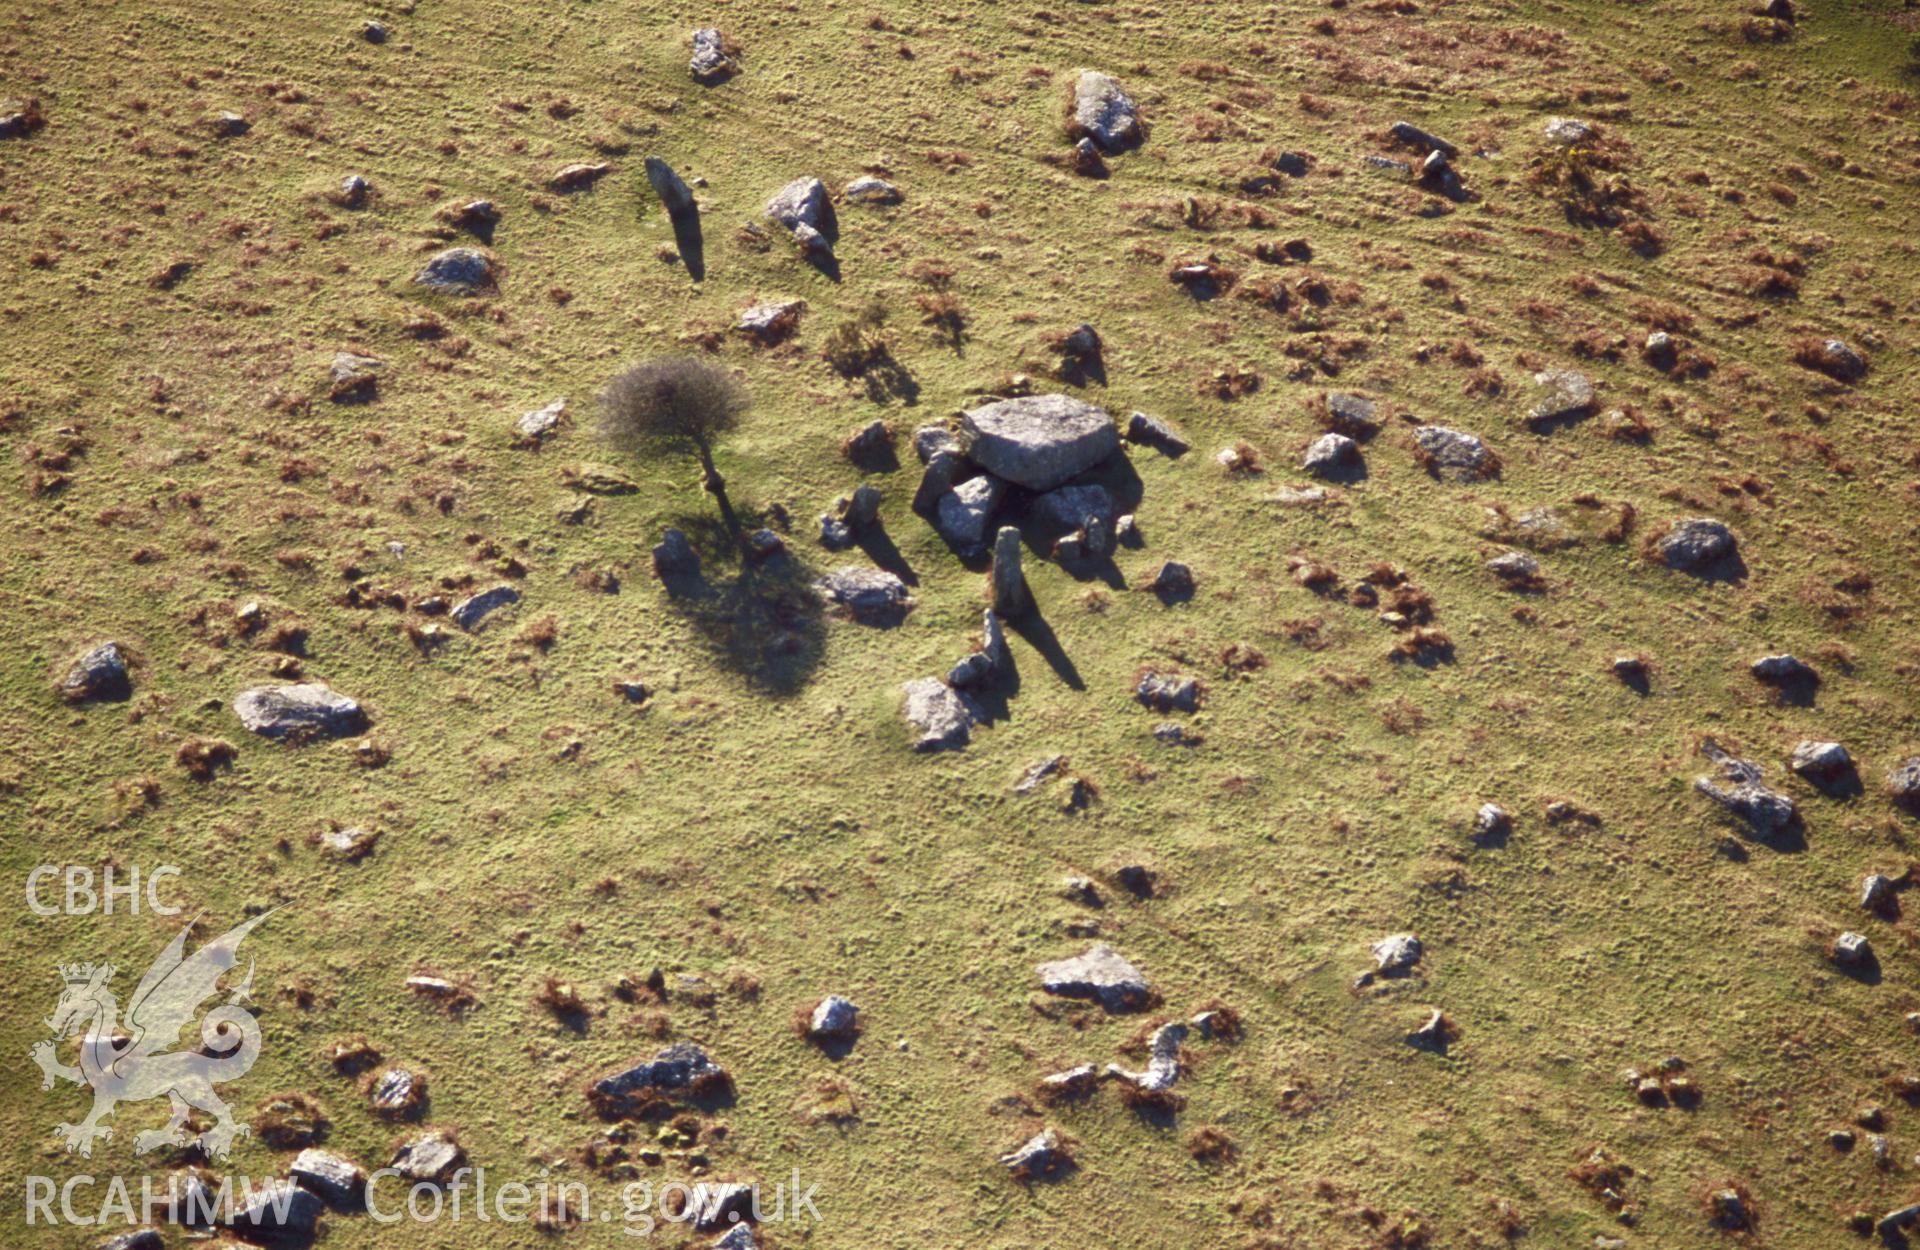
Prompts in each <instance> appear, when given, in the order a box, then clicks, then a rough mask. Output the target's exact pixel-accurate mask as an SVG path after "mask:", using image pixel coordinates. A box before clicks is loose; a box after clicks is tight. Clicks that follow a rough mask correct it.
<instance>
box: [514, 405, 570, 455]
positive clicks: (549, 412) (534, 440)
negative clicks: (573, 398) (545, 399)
mask: <svg viewBox="0 0 1920 1250" xmlns="http://www.w3.org/2000/svg"><path fill="white" fill-rule="evenodd" d="M566 415H567V397H566V396H564V395H562V396H561V397H560V398H559V399H556V400H554V401H553V402H552V403H550V404H548V405H547V406H546V407H544V408H535V409H534V410H533V411H532V412H529V413H524V414H522V415H521V417H520V419H519V420H517V421H515V422H514V423H513V432H514V434H515V435H516V436H518V438H519V440H520V443H521V445H522V446H526V447H533V446H537V445H539V444H540V443H542V442H545V441H546V440H547V439H549V438H551V437H552V436H553V435H554V434H556V433H558V432H559V430H560V422H561V420H562V419H563V418H564V417H565V416H566Z"/></svg>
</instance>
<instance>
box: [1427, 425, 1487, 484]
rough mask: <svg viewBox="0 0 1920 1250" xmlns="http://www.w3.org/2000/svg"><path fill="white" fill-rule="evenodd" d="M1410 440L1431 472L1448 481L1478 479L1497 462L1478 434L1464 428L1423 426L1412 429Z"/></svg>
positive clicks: (1484, 475)
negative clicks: (1452, 428) (1469, 432)
mask: <svg viewBox="0 0 1920 1250" xmlns="http://www.w3.org/2000/svg"><path fill="white" fill-rule="evenodd" d="M1413 442H1414V445H1415V446H1416V447H1418V448H1419V449H1420V454H1421V456H1422V457H1423V458H1424V459H1425V460H1426V462H1427V467H1428V468H1429V469H1431V470H1432V471H1433V474H1434V475H1435V476H1436V477H1442V478H1446V479H1448V480H1450V481H1456V482H1473V481H1478V480H1479V479H1481V478H1483V477H1486V476H1488V475H1489V474H1490V473H1491V472H1492V471H1493V470H1494V469H1495V468H1496V467H1498V465H1499V461H1498V460H1497V459H1496V458H1495V457H1494V454H1493V452H1492V451H1490V450H1489V449H1488V447H1487V445H1486V443H1484V442H1482V441H1481V439H1480V437H1479V436H1478V435H1476V434H1468V433H1466V432H1465V431H1463V430H1450V429H1448V428H1447V427H1446V426H1444V425H1423V426H1421V427H1420V428H1419V429H1417V430H1415V431H1414V432H1413Z"/></svg>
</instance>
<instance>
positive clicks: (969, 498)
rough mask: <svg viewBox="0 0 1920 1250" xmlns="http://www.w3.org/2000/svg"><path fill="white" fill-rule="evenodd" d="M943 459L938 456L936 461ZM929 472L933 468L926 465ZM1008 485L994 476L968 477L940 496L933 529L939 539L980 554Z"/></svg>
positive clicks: (963, 549) (935, 508) (985, 474)
mask: <svg viewBox="0 0 1920 1250" xmlns="http://www.w3.org/2000/svg"><path fill="white" fill-rule="evenodd" d="M941 459H942V457H940V456H935V457H934V460H935V462H936V463H937V462H939V461H940V460H941ZM927 471H928V472H929V473H932V472H933V465H931V464H930V465H928V466H927ZM1005 489H1006V483H1004V482H1002V481H1001V480H1000V479H999V478H997V477H995V476H994V475H993V474H991V473H983V474H981V475H980V476H979V477H973V478H968V479H967V480H966V481H964V482H962V483H960V484H959V485H958V486H956V487H954V488H953V489H952V490H950V491H948V492H946V493H945V494H944V495H941V496H940V498H939V501H938V502H937V503H936V504H935V505H934V527H935V528H936V529H938V530H939V531H940V536H941V537H942V538H944V539H946V540H947V541H948V542H950V543H952V544H953V545H954V546H955V547H957V548H959V549H960V550H961V551H963V552H977V551H979V550H980V549H981V548H982V547H984V546H986V543H987V529H988V526H990V525H991V524H992V522H993V513H994V509H996V508H998V507H999V506H1000V496H1001V494H1002V493H1003V492H1004V490H1005Z"/></svg>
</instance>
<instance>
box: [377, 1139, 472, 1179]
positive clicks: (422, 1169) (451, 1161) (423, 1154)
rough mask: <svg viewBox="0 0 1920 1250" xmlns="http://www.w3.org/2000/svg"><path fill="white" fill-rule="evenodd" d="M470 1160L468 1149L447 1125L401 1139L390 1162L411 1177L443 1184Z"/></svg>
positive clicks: (389, 1163)
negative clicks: (444, 1127)
mask: <svg viewBox="0 0 1920 1250" xmlns="http://www.w3.org/2000/svg"><path fill="white" fill-rule="evenodd" d="M466 1160H467V1152H466V1150H465V1149H464V1148H463V1147H462V1146H461V1145H460V1143H459V1142H458V1141H455V1140H454V1138H453V1135H452V1134H451V1133H449V1132H447V1131H446V1130H445V1129H437V1128H436V1129H428V1130H427V1131H426V1132H424V1133H422V1134H421V1135H420V1136H418V1137H415V1138H413V1139H411V1140H409V1141H406V1142H402V1143H401V1145H400V1147H399V1148H398V1149H397V1150H395V1151H394V1152H393V1158H392V1159H391V1160H390V1161H389V1162H388V1164H387V1166H388V1167H390V1168H392V1169H394V1171H396V1172H398V1173H399V1174H400V1175H402V1176H404V1177H406V1178H407V1179H408V1180H410V1181H427V1182H430V1183H433V1184H442V1183H444V1182H446V1181H447V1180H449V1179H451V1178H452V1176H453V1174H454V1173H455V1172H456V1171H458V1170H459V1169H460V1166H461V1165H462V1164H464V1163H465V1162H466Z"/></svg>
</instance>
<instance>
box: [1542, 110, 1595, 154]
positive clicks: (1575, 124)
mask: <svg viewBox="0 0 1920 1250" xmlns="http://www.w3.org/2000/svg"><path fill="white" fill-rule="evenodd" d="M1544 129H1545V131H1546V136H1547V139H1548V140H1549V141H1550V142H1553V143H1557V144H1559V145H1560V146H1561V147H1563V148H1572V147H1578V146H1580V145H1581V144H1583V143H1585V142H1586V141H1587V140H1589V139H1591V138H1593V135H1594V131H1593V127H1592V126H1591V125H1589V124H1588V123H1586V122H1583V121H1581V120H1580V119H1579V118H1577V117H1549V118H1548V119H1547V124H1546V126H1545V128H1544Z"/></svg>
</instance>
